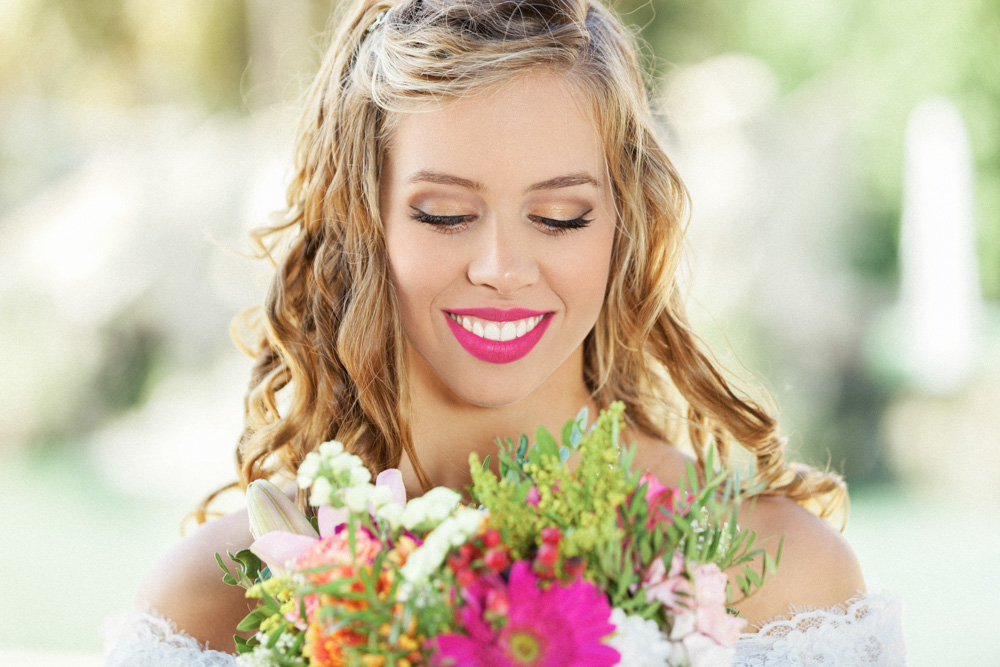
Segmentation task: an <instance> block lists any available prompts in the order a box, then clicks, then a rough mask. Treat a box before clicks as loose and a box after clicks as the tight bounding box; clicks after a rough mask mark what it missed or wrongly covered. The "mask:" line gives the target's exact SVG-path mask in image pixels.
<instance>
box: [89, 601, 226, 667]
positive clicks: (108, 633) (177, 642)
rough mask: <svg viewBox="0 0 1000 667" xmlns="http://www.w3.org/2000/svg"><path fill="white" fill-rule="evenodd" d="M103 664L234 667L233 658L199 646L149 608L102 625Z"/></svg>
mask: <svg viewBox="0 0 1000 667" xmlns="http://www.w3.org/2000/svg"><path fill="white" fill-rule="evenodd" d="M101 630H102V634H103V635H104V646H105V649H104V659H105V667H235V665H236V657H235V656H233V655H230V654H229V653H223V652H221V651H214V650H211V649H208V648H205V647H203V646H202V645H201V644H200V643H199V642H198V640H197V639H195V638H194V637H192V636H191V635H189V634H187V633H186V632H184V631H183V630H179V629H178V628H177V625H176V624H175V623H174V622H173V621H171V620H169V619H166V618H164V617H163V616H161V615H160V614H158V613H157V612H155V611H153V610H145V611H143V610H140V609H135V610H133V611H131V612H129V613H128V614H125V615H123V616H119V617H117V618H114V619H111V620H110V621H108V622H107V623H105V624H104V626H103V627H102V629H101Z"/></svg>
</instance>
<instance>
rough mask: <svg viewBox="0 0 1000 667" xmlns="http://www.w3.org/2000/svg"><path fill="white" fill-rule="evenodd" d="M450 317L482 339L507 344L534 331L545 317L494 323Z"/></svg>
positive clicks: (464, 317)
mask: <svg viewBox="0 0 1000 667" xmlns="http://www.w3.org/2000/svg"><path fill="white" fill-rule="evenodd" d="M448 317H450V318H451V319H452V320H454V321H455V322H457V323H458V324H459V325H460V326H461V327H462V328H463V329H465V330H466V331H470V332H472V333H473V334H474V335H476V336H479V337H480V338H485V339H486V340H495V341H498V342H507V341H510V340H514V339H515V338H520V337H521V336H523V335H525V334H527V333H528V332H529V331H531V330H532V329H534V328H535V327H536V326H538V323H539V322H541V321H542V318H543V317H544V315H536V316H535V317H526V318H524V319H523V320H515V321H513V322H492V321H490V320H481V319H479V318H478V317H469V316H465V315H455V314H453V313H448Z"/></svg>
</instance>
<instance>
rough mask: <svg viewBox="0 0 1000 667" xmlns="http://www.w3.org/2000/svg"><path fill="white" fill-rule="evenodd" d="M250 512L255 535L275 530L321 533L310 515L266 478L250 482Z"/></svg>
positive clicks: (248, 503) (248, 487) (310, 534)
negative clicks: (306, 515) (310, 520)
mask: <svg viewBox="0 0 1000 667" xmlns="http://www.w3.org/2000/svg"><path fill="white" fill-rule="evenodd" d="M247 514H248V515H249V518H250V532H251V533H252V534H253V536H254V539H257V538H259V537H260V536H261V535H264V534H266V533H270V532H272V531H281V532H285V533H295V534H297V535H306V536H308V537H317V535H316V530H315V529H314V528H313V527H312V524H311V523H309V519H307V518H306V517H305V516H304V515H303V514H302V512H300V511H299V508H298V507H296V506H295V503H294V502H292V499H291V498H289V497H288V496H286V495H285V494H284V493H283V492H282V491H281V489H279V488H278V487H277V486H275V485H274V484H272V483H271V482H269V481H267V480H266V479H258V480H256V481H254V482H251V483H250V485H249V486H247Z"/></svg>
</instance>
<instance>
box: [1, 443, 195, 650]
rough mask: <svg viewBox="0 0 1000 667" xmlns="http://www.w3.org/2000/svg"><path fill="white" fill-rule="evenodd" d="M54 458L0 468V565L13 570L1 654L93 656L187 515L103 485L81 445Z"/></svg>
mask: <svg viewBox="0 0 1000 667" xmlns="http://www.w3.org/2000/svg"><path fill="white" fill-rule="evenodd" d="M79 444H80V443H69V445H79ZM50 450H52V451H56V452H58V455H46V454H45V452H44V451H43V452H39V453H37V454H36V455H35V456H33V457H31V458H30V459H27V460H20V461H19V460H16V459H15V460H13V461H7V462H5V465H4V466H2V467H0V507H3V508H4V511H3V512H0V536H2V538H0V557H2V559H3V562H5V563H8V564H9V565H11V566H13V570H12V576H8V578H7V580H6V582H5V584H4V586H3V592H2V594H0V595H2V603H0V648H23V649H41V648H44V649H53V650H70V649H72V650H95V651H96V650H99V649H100V647H101V639H100V637H99V634H98V629H99V627H100V625H101V623H102V622H104V620H105V619H107V618H108V617H109V616H111V615H113V614H115V613H120V612H124V611H127V610H128V609H129V608H130V607H131V606H132V599H133V596H134V595H135V591H136V589H137V588H138V585H139V582H140V580H141V578H142V576H143V574H144V573H145V571H146V570H147V569H148V568H149V566H150V564H151V559H152V558H154V557H155V556H156V555H157V554H159V553H160V552H162V551H163V550H164V549H166V548H167V546H169V545H170V544H172V543H173V542H174V541H176V540H177V539H178V536H179V526H180V522H181V520H182V519H183V517H184V515H185V508H184V507H178V506H177V505H176V503H167V502H164V501H157V500H152V499H149V498H136V497H131V496H125V495H122V494H120V493H118V492H116V491H115V490H114V489H111V488H109V487H108V486H106V485H104V484H103V483H102V482H101V481H100V475H99V474H97V471H96V470H94V469H93V466H92V464H91V463H90V461H89V460H88V459H87V457H86V456H85V454H84V452H85V451H86V450H85V448H84V447H82V446H64V447H59V448H57V449H54V448H50ZM193 502H194V501H193V500H192V503H193ZM164 576H169V573H164Z"/></svg>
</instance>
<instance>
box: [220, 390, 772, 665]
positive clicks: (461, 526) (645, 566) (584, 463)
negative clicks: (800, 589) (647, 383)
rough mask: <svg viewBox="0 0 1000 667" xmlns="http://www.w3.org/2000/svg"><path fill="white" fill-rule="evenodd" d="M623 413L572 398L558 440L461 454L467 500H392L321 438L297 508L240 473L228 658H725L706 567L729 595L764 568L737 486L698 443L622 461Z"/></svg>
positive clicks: (725, 617)
mask: <svg viewBox="0 0 1000 667" xmlns="http://www.w3.org/2000/svg"><path fill="white" fill-rule="evenodd" d="M622 410H623V406H622V405H621V404H614V405H612V406H611V408H610V409H608V410H607V411H605V412H602V413H601V415H600V417H599V418H598V420H597V422H596V424H595V425H594V426H593V427H592V428H590V429H589V430H588V429H587V428H586V424H587V414H586V411H581V413H580V415H579V416H578V417H577V418H576V419H575V420H573V421H570V422H568V423H567V424H566V425H565V427H564V428H563V431H562V434H561V436H562V437H561V440H562V442H561V444H560V443H559V442H557V441H556V439H555V438H554V437H553V436H552V435H551V434H549V433H548V432H547V431H545V430H544V429H541V428H540V429H539V430H538V431H537V432H536V435H535V442H534V443H533V444H529V442H528V439H527V437H525V436H523V435H522V436H521V438H520V439H519V441H517V442H516V443H515V442H513V441H505V442H502V443H500V451H499V473H500V474H499V477H498V476H497V475H495V474H494V473H493V472H491V470H490V467H489V457H487V460H486V461H485V462H480V461H479V460H478V457H477V456H476V455H475V454H473V455H471V456H470V465H471V467H472V480H473V482H472V487H471V489H470V496H471V502H463V501H462V496H461V495H460V494H459V493H457V492H455V491H453V490H450V489H446V488H441V487H438V488H434V489H431V490H430V491H428V492H427V493H426V494H424V495H423V496H421V497H419V498H413V499H411V500H409V501H407V500H406V498H405V491H404V489H403V485H402V480H401V477H400V474H399V471H397V470H387V471H385V472H383V473H381V474H380V475H378V477H377V478H376V480H375V482H374V484H373V483H372V482H371V475H370V473H369V472H368V470H367V469H366V468H365V467H364V465H363V464H362V462H361V460H360V459H359V458H358V457H356V456H354V455H351V454H349V453H347V452H345V451H344V448H343V446H342V445H341V444H340V443H338V442H336V441H332V442H327V443H324V444H323V445H321V446H320V447H319V449H318V450H317V451H316V452H313V453H310V454H309V455H308V456H307V457H306V459H305V461H304V462H303V464H302V466H301V467H300V468H299V471H298V484H299V486H300V487H302V488H304V489H308V490H309V494H310V498H309V502H310V505H312V506H313V507H315V508H316V512H315V515H316V516H315V518H313V519H307V518H306V517H305V516H304V515H303V514H301V513H300V512H299V511H298V509H297V508H296V507H295V505H294V504H293V503H292V502H291V501H290V500H289V498H288V497H287V496H286V495H285V494H283V493H282V492H281V491H280V490H279V489H277V488H276V487H275V486H274V485H272V484H271V483H269V482H266V481H258V482H254V483H253V484H251V485H250V487H249V488H248V489H247V498H248V506H249V512H250V520H251V530H252V532H253V533H254V537H255V538H256V540H255V542H254V543H253V545H252V546H251V548H250V549H249V550H248V551H241V552H240V553H237V554H235V555H231V557H232V558H233V559H234V560H235V561H236V562H237V564H238V566H239V567H238V570H237V571H236V572H235V573H230V572H228V571H226V575H225V577H226V581H227V583H230V584H234V585H240V586H243V587H244V588H246V589H247V596H248V597H252V598H257V599H258V600H259V604H258V606H257V608H256V609H255V610H254V611H253V612H251V613H250V614H249V615H248V616H247V618H246V619H244V621H243V622H242V623H241V624H240V626H239V627H238V629H239V630H240V631H244V632H251V631H252V632H255V634H254V635H253V636H252V637H251V638H250V639H249V640H244V639H242V638H240V637H237V643H238V649H239V651H240V656H239V657H238V664H240V665H244V666H246V665H280V666H288V667H292V666H295V667H299V666H301V667H306V666H308V667H317V666H327V665H362V666H367V667H375V666H382V665H397V666H411V667H416V666H418V665H435V666H446V665H461V666H477V665H478V666H483V667H495V666H503V665H517V666H527V665H531V666H535V665H538V666H541V665H545V666H555V665H565V666H579V667H582V666H588V667H596V666H600V665H616V664H621V665H631V666H633V667H635V666H642V665H656V666H658V667H659V666H664V665H669V666H671V667H681V666H689V667H701V666H703V665H727V664H729V662H730V661H731V659H732V654H733V650H734V649H733V648H732V646H733V644H734V643H735V641H736V639H737V637H738V635H739V633H740V631H741V630H742V628H743V626H744V621H743V620H742V619H740V618H739V617H738V616H736V615H734V614H733V613H732V612H731V611H730V610H729V609H728V608H727V602H729V601H730V598H731V591H729V590H728V588H729V587H728V585H727V579H726V576H725V575H724V574H723V572H724V571H725V570H728V569H730V568H733V567H739V566H742V574H741V575H740V576H738V577H737V578H736V579H737V582H738V585H737V587H738V588H739V589H740V591H741V593H742V594H743V595H747V594H749V593H750V592H751V591H752V590H753V589H755V588H756V587H758V586H760V585H761V584H762V582H763V578H764V576H765V575H766V574H767V573H768V572H769V571H770V570H772V569H774V568H775V567H776V562H775V560H774V559H772V558H771V557H769V556H767V555H766V554H764V553H763V550H762V549H756V550H755V549H753V542H754V537H755V536H754V535H753V534H752V533H750V532H748V531H743V530H740V528H739V527H738V525H737V522H736V516H737V514H736V512H737V510H738V506H739V504H740V502H742V500H744V499H745V498H746V493H747V491H746V490H741V483H740V480H739V478H738V476H735V475H729V474H727V473H721V472H719V473H716V472H713V462H712V458H713V457H712V455H711V453H710V454H709V457H708V461H707V465H706V470H707V473H706V477H707V479H705V480H704V481H703V482H699V478H698V475H697V474H696V471H695V469H694V467H693V466H690V465H689V468H688V471H687V472H688V474H687V477H688V478H687V479H686V480H685V481H684V482H683V483H682V486H681V487H680V488H668V487H666V486H664V485H663V484H661V483H660V481H659V480H657V479H656V478H655V477H653V476H652V475H649V474H646V475H640V474H639V473H638V472H635V471H632V469H631V461H632V458H633V456H634V451H633V450H629V449H626V448H622V447H621V446H620V445H619V442H618V439H619V431H620V428H621V414H622ZM760 554H763V559H762V563H763V565H762V568H761V571H760V572H758V571H756V570H754V569H752V568H751V567H750V565H749V562H750V561H751V560H752V559H753V558H754V557H756V556H757V555H760ZM218 561H219V565H220V567H222V568H223V570H226V568H225V566H224V564H223V561H222V559H221V557H219V558H218ZM265 564H266V565H265Z"/></svg>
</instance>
